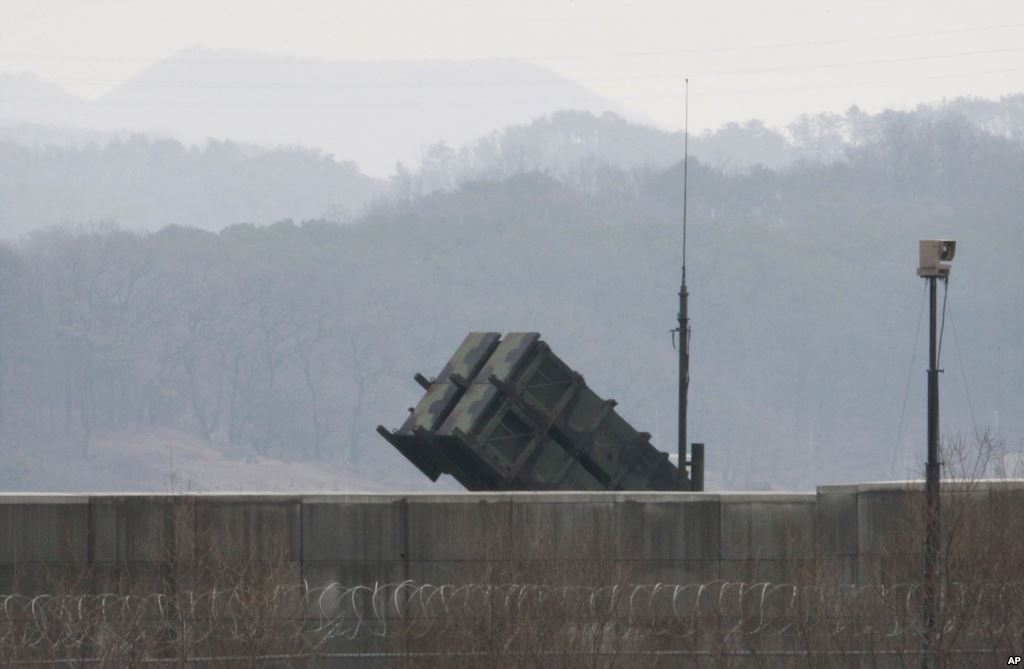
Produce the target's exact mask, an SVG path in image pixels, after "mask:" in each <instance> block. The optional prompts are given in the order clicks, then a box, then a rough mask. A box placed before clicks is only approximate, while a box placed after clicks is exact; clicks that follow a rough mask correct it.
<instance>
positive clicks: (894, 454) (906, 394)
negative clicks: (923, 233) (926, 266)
mask: <svg viewBox="0 0 1024 669" xmlns="http://www.w3.org/2000/svg"><path fill="white" fill-rule="evenodd" d="M927 295H928V284H927V282H926V283H925V286H924V292H923V293H921V309H920V311H919V312H918V314H917V328H916V329H915V331H914V348H913V351H912V352H911V354H910V367H909V368H908V369H907V387H906V390H904V391H903V408H902V409H901V410H900V424H899V427H898V428H897V429H896V447H895V448H893V449H892V463H891V464H890V465H889V478H892V477H893V474H895V472H896V457H897V455H898V454H899V452H900V449H901V448H902V446H903V444H902V440H903V420H904V419H905V418H906V417H907V400H908V399H910V382H911V379H912V378H913V374H914V361H915V360H916V359H917V343H918V341H919V340H920V339H921V321H923V320H924V303H925V297H927Z"/></svg>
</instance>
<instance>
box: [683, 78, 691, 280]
mask: <svg viewBox="0 0 1024 669" xmlns="http://www.w3.org/2000/svg"><path fill="white" fill-rule="evenodd" d="M683 86H684V88H683V91H684V92H683V283H685V282H686V186H687V184H688V183H689V181H690V180H689V179H688V178H687V177H688V176H689V174H687V172H688V167H689V164H690V80H689V79H688V78H687V79H684V80H683Z"/></svg>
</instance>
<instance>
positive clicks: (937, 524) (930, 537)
mask: <svg viewBox="0 0 1024 669" xmlns="http://www.w3.org/2000/svg"><path fill="white" fill-rule="evenodd" d="M936 284H937V280H936V277H928V297H929V313H930V318H929V323H930V325H929V332H928V360H929V362H928V463H927V465H926V467H925V548H924V580H925V602H924V604H925V611H924V619H925V639H924V643H925V654H924V657H923V662H922V666H923V667H924V668H925V669H935V668H936V667H938V657H937V655H936V652H935V651H936V648H935V644H936V634H935V632H936V623H937V615H936V603H937V593H936V586H937V581H938V578H937V576H938V556H939V535H940V532H941V517H940V515H939V514H940V510H941V506H940V504H941V502H940V500H939V485H940V483H939V481H940V467H939V369H938V363H939V361H938V353H937V347H936V339H935V329H936V306H937V299H936Z"/></svg>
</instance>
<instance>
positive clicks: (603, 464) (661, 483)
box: [377, 332, 685, 490]
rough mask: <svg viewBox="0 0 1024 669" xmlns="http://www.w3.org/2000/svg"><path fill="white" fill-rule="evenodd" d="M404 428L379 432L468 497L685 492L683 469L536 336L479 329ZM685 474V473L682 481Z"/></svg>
mask: <svg viewBox="0 0 1024 669" xmlns="http://www.w3.org/2000/svg"><path fill="white" fill-rule="evenodd" d="M415 378H416V381H417V382H419V384H420V385H421V386H423V388H424V389H425V390H426V394H425V395H424V396H423V398H422V399H421V400H420V402H419V404H417V405H416V407H415V408H414V409H413V410H412V413H410V415H409V417H408V419H406V421H405V423H403V424H402V426H401V427H400V428H398V429H397V430H395V431H390V430H388V429H386V428H384V427H383V426H381V427H378V428H377V431H378V432H379V433H380V434H381V436H383V437H384V438H385V439H387V440H388V442H390V443H391V444H392V445H393V446H394V447H395V448H397V449H398V450H399V451H400V452H401V453H402V455H404V456H405V457H406V458H408V459H409V460H410V461H411V462H412V463H413V464H415V465H416V466H417V467H418V468H419V469H420V471H422V472H423V473H424V474H426V475H427V476H428V477H430V479H431V480H433V481H436V480H437V479H438V477H440V476H441V474H449V475H451V476H453V477H455V479H456V480H458V481H459V483H461V484H462V485H464V486H465V487H466V488H467V489H469V490H678V489H679V485H678V477H679V476H680V473H679V470H677V469H676V467H675V465H673V464H672V463H671V462H669V460H668V456H667V455H666V454H665V453H662V452H660V451H658V450H656V449H655V448H654V447H653V446H651V444H650V435H649V434H647V433H646V432H637V431H636V430H635V429H633V427H632V426H631V425H630V424H629V423H627V422H626V421H625V420H624V419H623V418H622V417H621V416H619V415H618V413H616V412H615V400H603V399H601V398H600V397H598V396H597V395H596V394H594V392H593V391H592V390H590V388H588V387H587V385H586V383H585V382H584V380H583V377H582V376H580V375H579V374H577V373H576V372H575V371H573V370H572V369H571V368H570V367H569V366H568V365H566V364H565V363H564V362H562V360H561V359H559V358H558V356H556V355H555V354H554V353H552V352H551V349H549V348H548V346H547V344H545V343H544V342H542V341H540V335H539V334H537V333H535V332H511V333H509V334H507V335H505V337H504V339H503V338H501V336H500V335H499V334H498V333H495V332H473V333H470V334H469V336H467V337H466V339H465V341H463V342H462V345H461V346H460V347H459V349H458V350H457V351H456V352H455V355H453V356H452V358H451V360H449V361H448V364H446V365H445V366H444V369H442V370H441V373H440V374H438V375H437V376H436V377H435V378H434V379H431V380H427V379H426V378H424V377H423V376H422V375H419V374H417V375H416V377H415ZM684 475H685V474H684Z"/></svg>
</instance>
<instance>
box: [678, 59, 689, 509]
mask: <svg viewBox="0 0 1024 669" xmlns="http://www.w3.org/2000/svg"><path fill="white" fill-rule="evenodd" d="M684 97H685V102H684V117H683V119H684V120H683V272H682V281H681V282H680V284H679V443H678V445H677V448H678V454H679V460H678V462H679V489H680V490H689V489H690V481H689V479H688V478H687V476H686V408H687V407H686V400H687V393H688V392H689V389H690V316H689V305H688V302H689V299H690V292H689V291H688V290H687V289H686V195H687V193H686V186H687V182H688V179H687V177H688V176H689V175H688V173H687V170H688V167H689V162H690V80H689V79H687V80H686V92H685V96H684Z"/></svg>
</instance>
